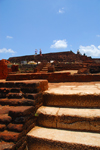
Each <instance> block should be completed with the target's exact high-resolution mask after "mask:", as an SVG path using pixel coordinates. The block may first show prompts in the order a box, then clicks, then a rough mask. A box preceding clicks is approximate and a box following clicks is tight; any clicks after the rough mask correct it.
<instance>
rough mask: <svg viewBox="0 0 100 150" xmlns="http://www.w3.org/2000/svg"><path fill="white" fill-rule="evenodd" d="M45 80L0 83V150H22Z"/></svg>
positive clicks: (33, 122)
mask: <svg viewBox="0 0 100 150" xmlns="http://www.w3.org/2000/svg"><path fill="white" fill-rule="evenodd" d="M46 89H48V81H47V80H37V81H34V80H31V81H16V82H0V150H5V149H7V150H24V149H25V147H26V144H27V142H26V134H27V132H29V131H30V129H32V128H33V127H34V126H35V122H36V116H35V112H36V110H37V108H38V107H40V106H41V105H42V103H43V98H42V92H43V91H44V90H46Z"/></svg>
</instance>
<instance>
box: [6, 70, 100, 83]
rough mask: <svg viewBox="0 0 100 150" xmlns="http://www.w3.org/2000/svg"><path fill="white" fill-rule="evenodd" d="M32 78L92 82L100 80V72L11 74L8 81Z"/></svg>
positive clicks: (50, 80)
mask: <svg viewBox="0 0 100 150" xmlns="http://www.w3.org/2000/svg"><path fill="white" fill-rule="evenodd" d="M32 79H47V80H48V81H49V82H90V81H100V75H98V74H74V75H70V73H69V72H67V73H33V74H32V73H29V74H28V73H26V74H11V75H8V76H7V80H8V81H14V80H16V81H17V80H32Z"/></svg>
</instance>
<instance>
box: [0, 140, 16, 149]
mask: <svg viewBox="0 0 100 150" xmlns="http://www.w3.org/2000/svg"><path fill="white" fill-rule="evenodd" d="M14 145H15V144H14V143H13V142H4V141H2V142H0V150H14V148H13V147H14Z"/></svg>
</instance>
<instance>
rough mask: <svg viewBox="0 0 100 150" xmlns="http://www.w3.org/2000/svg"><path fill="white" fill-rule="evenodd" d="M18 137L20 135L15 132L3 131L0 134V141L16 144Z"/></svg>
mask: <svg viewBox="0 0 100 150" xmlns="http://www.w3.org/2000/svg"><path fill="white" fill-rule="evenodd" d="M19 137H20V133H17V132H10V131H6V130H5V131H4V132H0V139H2V140H4V141H13V142H16V141H17V140H18V139H19Z"/></svg>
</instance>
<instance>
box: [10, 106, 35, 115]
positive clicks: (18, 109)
mask: <svg viewBox="0 0 100 150" xmlns="http://www.w3.org/2000/svg"><path fill="white" fill-rule="evenodd" d="M32 112H34V107H33V106H15V107H12V109H11V110H10V111H9V116H26V115H29V114H31V113H32Z"/></svg>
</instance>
